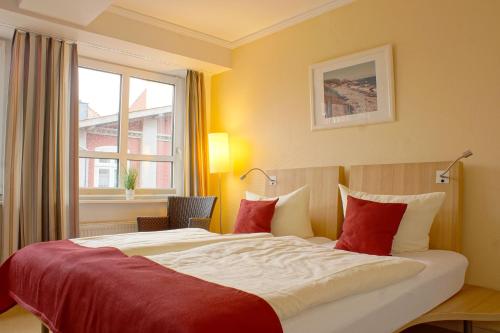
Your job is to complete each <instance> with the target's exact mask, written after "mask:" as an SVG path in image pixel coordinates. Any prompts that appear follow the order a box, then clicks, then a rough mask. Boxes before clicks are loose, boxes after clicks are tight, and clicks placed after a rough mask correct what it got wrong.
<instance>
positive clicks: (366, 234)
mask: <svg viewBox="0 0 500 333" xmlns="http://www.w3.org/2000/svg"><path fill="white" fill-rule="evenodd" d="M406 207H407V204H404V203H380V202H373V201H368V200H362V199H358V198H354V197H351V196H348V197H347V209H346V217H345V220H344V225H343V227H342V235H341V236H340V239H339V240H338V242H337V244H336V245H335V248H336V249H340V250H346V251H352V252H360V253H367V254H375V255H380V256H389V255H391V247H392V240H393V239H394V235H395V234H396V232H397V231H398V227H399V224H400V223H401V219H402V218H403V215H404V213H405V211H406Z"/></svg>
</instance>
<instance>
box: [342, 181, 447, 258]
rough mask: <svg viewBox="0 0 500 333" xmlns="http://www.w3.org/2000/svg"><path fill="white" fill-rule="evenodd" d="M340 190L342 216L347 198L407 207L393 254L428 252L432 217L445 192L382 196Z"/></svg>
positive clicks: (397, 234) (347, 189) (394, 241)
mask: <svg viewBox="0 0 500 333" xmlns="http://www.w3.org/2000/svg"><path fill="white" fill-rule="evenodd" d="M339 188H340V195H341V197H342V208H343V209H344V216H345V212H346V208H347V196H348V195H350V196H352V197H355V198H359V199H363V200H369V201H376V202H383V203H384V202H389V203H405V204H407V205H408V206H407V207H406V212H405V214H404V215H403V219H402V220H401V224H400V225H399V228H398V232H397V233H396V235H395V236H394V240H393V242H392V253H393V254H397V253H404V252H415V251H427V250H428V249H429V232H430V231H431V226H432V222H434V217H435V216H436V214H437V213H438V211H439V209H440V208H441V205H442V204H443V201H444V199H445V197H446V193H444V192H434V193H425V194H416V195H382V194H369V193H365V192H358V191H353V190H351V189H349V188H348V187H345V186H343V185H340V184H339Z"/></svg>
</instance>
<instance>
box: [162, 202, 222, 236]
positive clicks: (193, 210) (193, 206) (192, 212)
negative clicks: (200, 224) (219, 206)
mask: <svg viewBox="0 0 500 333" xmlns="http://www.w3.org/2000/svg"><path fill="white" fill-rule="evenodd" d="M216 200H217V197H212V196H210V197H168V228H169V229H179V228H187V227H188V225H189V219H190V218H191V217H198V218H211V217H212V213H213V211H214V207H215V201H216Z"/></svg>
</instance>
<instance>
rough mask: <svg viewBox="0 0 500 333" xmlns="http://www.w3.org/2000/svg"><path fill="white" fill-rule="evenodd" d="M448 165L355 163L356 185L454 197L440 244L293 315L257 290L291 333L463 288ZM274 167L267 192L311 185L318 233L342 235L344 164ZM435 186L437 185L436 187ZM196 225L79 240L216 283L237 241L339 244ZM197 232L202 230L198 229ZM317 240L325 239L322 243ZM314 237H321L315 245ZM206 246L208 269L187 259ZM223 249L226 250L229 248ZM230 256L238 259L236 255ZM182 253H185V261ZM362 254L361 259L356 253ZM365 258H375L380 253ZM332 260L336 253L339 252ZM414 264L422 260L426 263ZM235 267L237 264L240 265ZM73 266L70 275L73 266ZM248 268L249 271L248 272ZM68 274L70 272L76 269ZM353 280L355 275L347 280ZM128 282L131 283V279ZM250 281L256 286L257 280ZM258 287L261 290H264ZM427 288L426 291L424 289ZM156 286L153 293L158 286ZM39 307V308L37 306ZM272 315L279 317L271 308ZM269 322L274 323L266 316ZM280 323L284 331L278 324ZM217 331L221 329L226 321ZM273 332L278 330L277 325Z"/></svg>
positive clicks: (388, 316) (409, 316)
mask: <svg viewBox="0 0 500 333" xmlns="http://www.w3.org/2000/svg"><path fill="white" fill-rule="evenodd" d="M444 166H446V163H418V164H400V165H377V166H360V167H352V168H351V170H350V186H351V187H353V188H355V189H358V190H364V191H370V192H372V193H375V192H376V193H398V194H412V193H421V192H430V191H443V192H446V193H447V199H446V201H445V203H444V204H443V208H442V210H441V211H440V213H439V214H438V216H437V217H436V220H435V223H434V225H433V229H432V232H431V247H432V248H433V249H436V250H435V251H427V252H425V253H414V254H407V255H405V257H407V258H408V259H411V260H405V258H392V259H391V260H390V261H387V263H389V265H393V267H396V266H398V265H400V266H401V267H404V268H403V269H402V270H399V271H398V272H399V273H398V274H399V278H398V279H395V280H390V281H389V280H388V281H389V282H387V281H384V283H385V282H387V283H385V284H384V283H379V284H378V285H377V284H373V283H372V282H371V281H370V279H367V281H366V283H367V284H370V283H372V285H371V286H370V288H368V287H367V288H365V289H363V288H359V286H358V288H357V289H356V288H354V289H353V290H352V292H351V293H350V294H342V293H337V294H335V293H334V294H335V295H336V296H335V297H336V298H335V297H332V298H331V301H325V299H323V301H322V302H317V303H318V304H315V302H316V301H315V300H312V301H311V302H310V303H308V306H307V307H304V309H299V310H300V311H299V310H297V311H296V312H289V314H291V315H283V314H282V313H281V312H280V309H281V308H280V307H279V306H278V305H276V304H274V303H273V302H274V300H275V299H276V297H275V295H273V297H275V298H270V299H267V298H266V297H267V296H268V294H265V293H264V294H259V293H256V294H258V295H259V296H261V298H262V299H265V300H267V303H268V304H272V305H273V309H274V312H276V313H279V314H280V316H279V324H280V325H279V326H281V327H280V329H282V330H283V331H284V332H286V333H295V332H304V331H311V332H318V333H320V332H364V331H366V328H367V327H370V331H371V332H392V331H396V330H397V329H398V328H399V327H401V326H403V325H405V324H406V323H408V322H410V321H412V320H414V319H415V318H417V317H419V316H420V315H422V314H423V313H425V312H426V311H428V310H430V309H432V308H433V307H434V306H436V305H438V304H440V303H441V302H443V301H445V300H446V299H447V298H449V297H450V296H452V295H453V294H454V293H456V292H457V291H458V290H459V289H460V288H461V287H462V285H463V280H464V274H465V270H466V267H467V261H466V259H465V258H464V257H463V256H461V255H460V254H458V253H456V252H458V251H459V250H460V234H459V232H460V222H461V220H460V206H461V202H460V178H461V170H460V167H459V166H458V167H456V168H454V169H453V170H452V171H451V182H450V184H445V185H443V184H434V175H435V171H436V170H440V169H443V167H444ZM269 172H270V173H271V174H274V175H277V176H278V185H276V186H272V187H271V186H269V185H265V188H264V189H263V191H264V192H265V193H266V194H268V195H271V196H272V195H279V194H282V193H287V192H289V191H291V190H293V189H295V188H297V187H299V186H302V185H305V184H308V185H309V186H310V188H311V204H310V205H311V210H310V214H311V222H312V226H313V230H314V233H315V235H316V236H323V237H328V238H329V239H336V238H337V236H338V233H339V231H340V230H341V226H342V214H341V213H339V200H340V199H339V195H338V190H337V184H338V183H339V182H342V178H343V170H342V168H341V167H322V168H305V169H291V170H274V171H273V170H271V171H269ZM374 180H376V181H374ZM436 186H437V187H438V188H436ZM189 232H190V233H191V234H190V235H189V236H188V237H187V238H185V237H184V236H183V235H173V236H172V235H169V237H170V238H168V237H167V241H165V238H164V237H159V238H157V239H156V240H153V241H150V242H149V243H148V244H147V246H142V245H137V244H142V243H141V242H142V241H141V239H140V238H141V237H145V235H144V234H142V235H141V234H137V235H136V236H134V237H137V239H136V240H135V241H136V243H135V244H136V245H134V244H133V243H134V242H129V243H127V242H125V243H127V244H125V243H121V245H117V244H120V241H123V239H122V240H119V238H120V236H112V237H109V238H108V239H106V238H101V239H96V238H92V239H85V240H76V241H75V243H76V244H77V245H78V244H79V245H78V246H80V245H84V246H86V247H85V248H82V250H85V251H86V249H88V247H89V246H90V247H92V246H94V247H96V249H97V250H99V249H106V248H103V247H101V246H103V245H108V246H109V245H112V246H116V247H118V248H120V247H121V249H122V251H123V252H124V253H125V254H127V255H132V257H130V258H134V259H136V257H133V255H144V256H147V258H149V259H150V260H151V261H154V262H156V263H166V267H173V268H174V269H173V271H172V274H173V275H172V276H174V275H175V274H176V272H177V271H178V272H180V273H186V275H187V276H188V277H189V273H190V272H191V271H190V269H193V267H195V268H196V269H197V271H196V273H197V275H194V276H198V277H200V276H201V279H202V280H206V281H208V282H213V283H215V284H217V283H218V282H219V281H222V280H218V279H217V278H215V279H213V280H212V281H211V278H212V277H213V276H214V275H213V272H210V269H209V268H210V267H211V266H213V267H215V266H216V265H217V264H218V262H219V261H220V260H221V259H220V258H222V256H220V257H217V255H218V253H220V252H221V251H227V249H233V248H234V249H235V250H234V251H235V253H238V251H242V250H240V249H239V248H238V246H240V247H241V248H248V247H249V246H251V247H252V248H259V246H261V247H262V249H264V250H265V249H266V246H268V247H269V245H268V244H269V243H270V242H276V244H278V243H279V244H282V246H284V247H285V250H284V251H283V252H284V253H286V252H287V251H288V250H286V246H289V249H293V248H294V247H296V248H300V247H301V246H302V247H303V249H304V251H306V250H307V251H309V246H310V247H313V248H314V251H312V250H311V251H312V252H311V253H312V254H313V256H314V254H315V253H327V249H328V250H329V249H331V247H332V243H331V242H329V241H328V240H327V239H325V238H323V239H321V238H315V239H311V240H305V241H303V240H299V239H293V238H290V239H284V240H280V239H276V240H273V239H272V238H273V237H272V236H271V235H247V236H236V237H234V236H218V235H214V234H210V233H208V234H205V233H204V232H201V233H198V234H196V231H194V230H191V231H189ZM193 232H194V233H195V234H196V235H194V234H193ZM180 233H182V232H180ZM151 236H152V237H151V238H152V239H153V238H155V237H154V236H153V235H151ZM232 237H234V238H232ZM238 237H239V238H238ZM132 238H133V237H132ZM285 238H286V237H285ZM106 242H107V243H106ZM137 242H139V243H137ZM304 242H308V244H310V245H307V246H306V245H305V244H304ZM318 242H319V243H321V244H316V243H318ZM313 243H315V244H314V245H313ZM92 244H93V245H92ZM266 244H267V245H266ZM73 245H74V244H73ZM73 245H71V246H73ZM65 246H68V244H67V243H66V244H65ZM273 246H274V245H273ZM65 250H67V249H65ZM439 250H441V251H439ZM446 250H452V251H455V253H454V252H450V251H446ZM207 251H208V253H210V254H211V255H210V256H208V257H207V263H210V260H213V261H212V264H207V265H206V266H207V267H205V268H206V269H204V268H203V267H202V269H201V270H200V269H199V266H200V265H199V263H196V262H195V264H194V265H191V266H189V265H184V263H185V262H189V260H192V259H193V258H197V256H198V257H199V256H202V254H203V253H207ZM245 251H247V250H245ZM254 252H255V251H253V250H251V251H249V252H245V256H243V257H246V256H249V257H252V255H254V254H253V253H254ZM108 255H110V256H112V258H111V259H110V261H109V262H110V263H112V262H113V260H116V258H117V256H118V257H120V255H119V254H116V253H108ZM224 255H226V256H227V254H224ZM228 257H229V258H231V256H228ZM254 257H255V258H254V259H252V258H251V259H252V260H254V261H250V262H249V263H250V264H253V263H254V262H258V260H257V259H258V258H259V256H258V255H255V256H254ZM179 258H183V259H182V260H181V259H179ZM224 258H225V257H224ZM358 259H359V258H357V259H355V260H358ZM365 259H366V260H372V259H373V258H365ZM218 260H219V261H218ZM255 260H257V261H255ZM332 260H334V259H333V258H332ZM148 262H149V261H148ZM143 263H144V262H143V261H140V262H136V263H135V264H139V265H142V264H143ZM177 263H180V264H179V266H176V264H177ZM415 263H420V266H418V265H417V264H415ZM98 264H99V263H98ZM100 264H101V266H99V267H100V269H103V270H106V269H107V268H109V267H106V266H105V265H104V266H103V265H102V262H101V263H100ZM237 264H238V262H237V261H235V262H234V266H235V267H236V266H238V265H237ZM370 264H371V262H370ZM377 264H385V263H377ZM275 265H276V264H275ZM405 265H406V266H405ZM412 265H413V266H412ZM278 266H279V265H278ZM417 266H418V267H417ZM141 267H142V266H141ZM228 267H230V266H228ZM241 267H243V268H244V265H241ZM352 267H354V266H352ZM419 267H420V268H419ZM150 268H151V267H150ZM155 268H156V266H155V267H153V269H155ZM183 270H185V271H183ZM405 270H406V271H411V270H413V271H414V274H408V275H404V274H402V271H405ZM227 271H228V272H229V273H228V272H225V273H227V274H230V269H228V270H227ZM108 272H109V274H110V275H112V274H113V273H114V272H113V270H109V271H108ZM130 272H131V275H133V274H135V272H134V271H129V273H130ZM235 272H238V271H237V270H235ZM66 273H68V274H70V273H71V272H66ZM203 274H205V275H203ZM211 274H212V275H211ZM245 274H250V273H248V272H247V273H245ZM396 275H397V274H396ZM69 276H71V274H70V275H69ZM216 277H217V276H216ZM351 277H355V278H357V279H358V278H359V277H360V276H359V275H351ZM188 280H189V279H188ZM347 280H349V279H344V280H341V281H347ZM375 280H376V279H375ZM169 281H175V279H174V280H172V279H171V280H169ZM189 281H191V280H189ZM126 282H127V283H129V282H130V281H126ZM366 283H365V284H366ZM220 284H221V285H229V286H230V287H232V285H231V283H229V282H227V281H224V283H220ZM249 285H251V283H250V284H249ZM292 285H293V284H292ZM333 285H336V284H333ZM181 286H182V284H181ZM443 286H445V287H443ZM236 287H239V288H236V289H242V291H243V292H245V290H246V291H248V294H249V295H250V296H251V295H252V291H253V290H254V289H252V288H251V287H248V288H247V287H246V286H237V285H236ZM257 290H259V291H260V290H261V289H257ZM325 290H328V289H325ZM423 290H424V291H425V292H422V291H423ZM435 290H440V292H439V293H438V292H435ZM226 291H227V290H226ZM433 291H434V292H433ZM152 292H153V293H154V291H152ZM415 295H418V297H414V296H415ZM278 299H279V297H278ZM292 299H293V298H292ZM238 301H239V300H238V299H234V302H235V304H239V303H238ZM253 301H256V300H253ZM257 301H258V300H257ZM18 303H19V302H18ZM281 303H282V304H281V305H280V306H284V309H285V310H283V311H284V312H286V306H285V305H286V302H281ZM283 304H285V305H283ZM245 306H246V305H245ZM264 307H265V305H264ZM261 309H262V308H261ZM29 310H36V309H29ZM247 310H248V309H247ZM233 311H234V309H233ZM242 311H243V310H242ZM32 312H34V313H35V314H37V311H32ZM266 314H269V311H268V312H266ZM332 314H335V315H332ZM394 314H397V316H394ZM38 315H40V313H38ZM238 315H239V313H237V312H236V313H233V314H232V315H229V316H227V313H226V316H224V317H221V318H224V320H225V321H228V319H227V318H228V317H229V318H233V317H234V318H237V317H238ZM221 316H222V314H221ZM263 316H264V315H263ZM41 317H42V320H44V321H45V322H47V321H46V320H45V319H46V318H44V317H43V316H41ZM270 317H272V314H271V315H270ZM75 318H77V317H75ZM381 318H384V320H380V319H381ZM240 319H241V320H247V321H248V323H249V324H253V322H252V318H251V317H248V316H247V318H240ZM268 319H269V322H273V323H274V324H276V318H268ZM229 321H230V320H229ZM233 324H234V325H237V324H238V322H237V321H234V323H233ZM224 325H226V324H224ZM228 325H229V324H228ZM262 325H268V324H266V323H265V322H264V323H263V324H262ZM269 325H271V324H269ZM49 326H50V325H49ZM264 327H267V326H264ZM276 329H277V330H276V331H277V332H278V331H279V330H278V328H276ZM218 330H220V327H219V329H218ZM173 331H176V330H173ZM205 331H210V330H205ZM214 331H216V330H214ZM229 331H230V330H229ZM268 331H269V332H271V331H272V330H268Z"/></svg>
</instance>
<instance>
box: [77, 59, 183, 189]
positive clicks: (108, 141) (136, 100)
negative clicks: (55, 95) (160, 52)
mask: <svg viewBox="0 0 500 333" xmlns="http://www.w3.org/2000/svg"><path fill="white" fill-rule="evenodd" d="M80 66H81V67H80V68H79V93H80V109H79V146H80V164H79V165H80V188H81V193H82V194H83V195H114V194H116V195H122V194H123V184H122V181H120V180H121V179H123V175H124V172H125V171H126V168H134V169H136V170H137V172H138V177H137V186H136V190H137V194H139V195H140V194H146V195H151V194H171V193H172V194H173V193H178V194H180V193H182V185H183V181H182V168H183V166H182V156H181V154H180V153H181V152H182V148H183V147H182V143H183V133H182V129H183V119H182V118H183V115H182V113H181V110H182V105H181V102H182V98H181V96H183V93H184V92H183V84H181V83H182V82H183V81H182V79H179V78H176V77H171V76H167V75H162V74H158V73H151V72H145V71H140V70H136V69H131V68H128V67H122V66H118V65H112V64H106V63H101V62H98V61H94V60H90V59H80Z"/></svg>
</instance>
